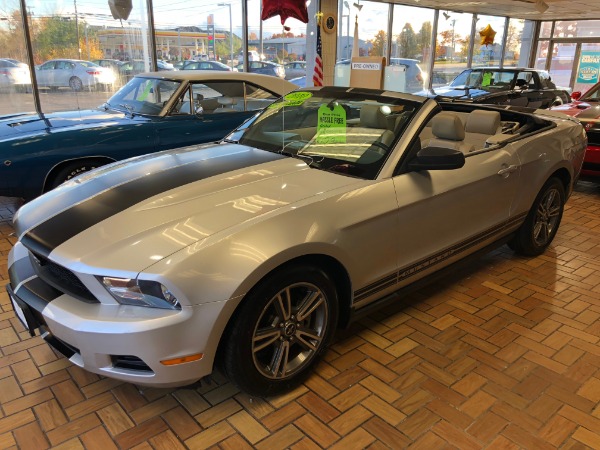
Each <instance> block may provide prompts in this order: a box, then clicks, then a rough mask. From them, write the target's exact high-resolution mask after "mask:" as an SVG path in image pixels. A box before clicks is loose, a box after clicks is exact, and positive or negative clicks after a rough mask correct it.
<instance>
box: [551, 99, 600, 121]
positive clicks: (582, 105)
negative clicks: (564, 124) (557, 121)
mask: <svg viewBox="0 0 600 450" xmlns="http://www.w3.org/2000/svg"><path fill="white" fill-rule="evenodd" d="M552 110H553V111H558V112H561V113H564V114H567V115H569V116H571V117H577V118H578V119H579V120H584V121H585V120H586V119H587V120H591V119H599V118H600V104H598V103H595V102H594V103H587V102H586V101H574V102H571V103H567V104H564V105H559V106H555V107H553V108H552Z"/></svg>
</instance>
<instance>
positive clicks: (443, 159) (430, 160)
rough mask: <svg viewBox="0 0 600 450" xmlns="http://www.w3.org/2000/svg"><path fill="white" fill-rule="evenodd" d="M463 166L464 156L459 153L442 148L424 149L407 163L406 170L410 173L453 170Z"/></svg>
mask: <svg viewBox="0 0 600 450" xmlns="http://www.w3.org/2000/svg"><path fill="white" fill-rule="evenodd" d="M464 165H465V155H464V153H463V152H461V151H458V150H454V149H452V148H444V147H425V148H423V149H421V150H419V152H418V153H417V156H415V157H414V158H413V159H412V160H411V161H410V162H409V163H408V168H409V170H412V171H420V170H453V169H460V168H461V167H462V166H464Z"/></svg>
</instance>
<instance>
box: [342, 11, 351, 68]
mask: <svg viewBox="0 0 600 450" xmlns="http://www.w3.org/2000/svg"><path fill="white" fill-rule="evenodd" d="M344 6H345V7H346V8H348V15H347V16H346V15H345V14H342V19H343V18H344V17H347V18H348V21H347V22H346V59H350V55H349V53H348V52H349V49H350V5H349V4H348V2H344Z"/></svg>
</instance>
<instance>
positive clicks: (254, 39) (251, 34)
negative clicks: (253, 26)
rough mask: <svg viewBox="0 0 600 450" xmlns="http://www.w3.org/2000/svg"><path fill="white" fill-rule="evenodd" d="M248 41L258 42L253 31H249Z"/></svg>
mask: <svg viewBox="0 0 600 450" xmlns="http://www.w3.org/2000/svg"><path fill="white" fill-rule="evenodd" d="M248 39H249V40H250V41H258V36H257V35H256V33H255V32H254V31H251V32H250V34H249V35H248Z"/></svg>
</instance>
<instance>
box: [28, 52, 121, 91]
mask: <svg viewBox="0 0 600 450" xmlns="http://www.w3.org/2000/svg"><path fill="white" fill-rule="evenodd" d="M35 75H36V79H37V83H38V86H40V87H49V88H50V89H58V88H60V87H70V88H71V89H72V90H74V91H76V92H78V91H81V90H82V89H93V88H97V87H103V86H106V87H108V86H111V85H113V84H114V83H115V81H116V77H115V74H114V72H113V71H112V70H111V69H108V68H106V67H100V66H99V65H97V64H94V63H93V62H90V61H82V60H78V59H53V60H50V61H46V62H45V63H43V64H42V65H40V66H38V67H36V71H35Z"/></svg>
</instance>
